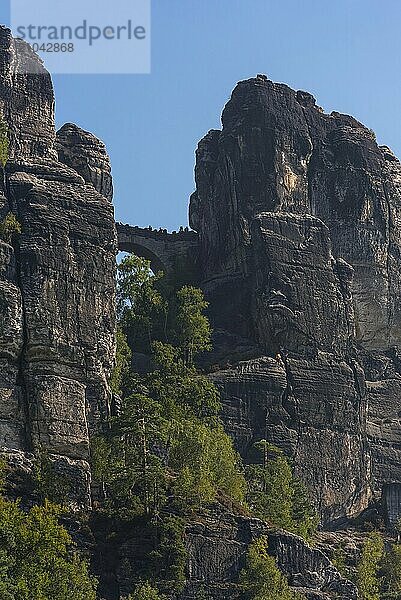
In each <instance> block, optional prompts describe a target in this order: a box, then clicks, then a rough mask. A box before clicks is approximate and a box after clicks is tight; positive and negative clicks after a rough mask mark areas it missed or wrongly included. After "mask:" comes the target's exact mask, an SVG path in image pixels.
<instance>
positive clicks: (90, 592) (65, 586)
mask: <svg viewBox="0 0 401 600" xmlns="http://www.w3.org/2000/svg"><path fill="white" fill-rule="evenodd" d="M59 516H60V509H59V507H57V506H55V505H53V504H50V503H49V502H47V501H46V502H45V504H44V505H43V506H34V507H33V508H31V509H30V511H29V512H27V513H26V512H24V511H22V510H21V508H20V506H19V504H18V502H10V501H8V500H5V499H4V498H0V597H1V598H2V600H3V599H4V600H72V599H73V600H95V598H96V581H95V579H94V578H93V577H91V576H90V575H89V572H88V567H87V564H86V563H85V562H84V561H83V560H82V559H81V558H80V557H79V556H78V554H77V552H76V550H75V547H74V544H73V542H72V540H71V538H70V536H69V534H68V533H67V531H66V530H65V529H64V528H63V527H62V526H61V525H59V523H58V517H59Z"/></svg>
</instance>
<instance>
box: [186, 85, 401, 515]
mask: <svg viewBox="0 0 401 600" xmlns="http://www.w3.org/2000/svg"><path fill="white" fill-rule="evenodd" d="M222 125H223V127H222V130H221V131H216V130H214V131H211V132H209V133H208V134H207V135H206V136H205V138H204V139H203V140H201V142H200V143H199V146H198V150H197V161H196V170H195V173H196V183H197V189H196V191H195V193H194V194H193V196H192V198H191V204H190V222H191V226H192V227H193V228H194V229H195V230H196V231H197V232H198V233H199V248H200V251H199V252H200V269H201V278H202V281H203V284H202V285H203V287H204V290H205V292H206V294H207V297H208V299H209V301H210V304H211V315H212V319H213V323H214V325H215V327H216V328H218V330H219V336H220V338H224V337H227V335H229V336H233V335H234V336H237V337H239V338H242V339H243V340H244V341H243V342H242V344H243V346H244V347H246V346H247V345H248V346H249V345H252V343H253V344H254V345H255V354H257V349H258V350H259V357H256V358H253V359H252V360H245V361H242V362H238V360H237V361H236V363H235V362H234V363H233V364H231V365H229V368H225V365H224V364H223V365H222V366H221V367H220V369H219V370H218V372H216V373H214V374H213V379H214V381H216V383H217V384H218V385H219V387H220V389H221V391H222V395H223V401H224V406H225V418H226V422H227V426H228V428H229V430H230V431H231V432H232V434H233V435H234V437H235V438H236V439H237V442H238V445H239V447H240V448H241V450H242V453H243V455H244V456H245V457H246V456H247V455H248V453H249V452H251V447H252V443H253V442H254V441H255V439H258V438H260V437H267V438H268V439H269V440H270V441H272V442H274V443H276V444H277V445H279V446H281V447H283V448H284V449H285V450H286V451H288V452H289V453H290V454H291V455H292V456H293V458H294V462H295V465H296V468H297V471H298V473H299V474H300V475H301V477H302V478H303V479H304V481H305V482H307V484H308V485H309V487H310V489H311V490H312V491H313V494H314V496H315V497H316V499H317V502H318V506H319V509H320V512H321V514H322V515H323V520H324V521H326V522H330V521H331V522H333V521H336V520H338V519H340V520H341V518H342V517H344V516H347V517H349V516H352V515H355V514H357V513H358V512H360V511H361V510H362V509H363V508H364V507H366V505H367V503H368V501H369V498H370V496H371V494H372V493H373V494H375V495H376V496H378V495H380V493H381V490H382V488H383V486H384V485H385V484H386V483H389V482H392V483H400V481H401V479H400V473H399V468H398V465H399V464H400V458H401V456H400V454H399V450H398V445H399V440H398V438H399V434H398V429H399V416H398V415H399V406H398V405H399V400H398V398H399V396H400V394H399V385H400V370H399V361H398V358H397V357H398V354H397V351H396V350H395V349H394V346H396V345H397V344H398V343H399V341H400V335H401V333H400V324H401V320H400V312H399V300H398V299H399V291H400V280H401V269H400V267H399V261H398V257H399V256H400V248H401V240H400V238H399V231H400V228H399V218H400V214H401V212H400V192H399V182H400V181H401V179H400V175H401V167H400V163H399V161H398V160H397V159H396V158H395V156H394V155H393V154H392V152H391V151H390V150H389V149H388V148H387V147H379V146H378V145H377V143H376V141H375V137H374V134H373V133H372V132H371V131H370V130H369V129H367V128H366V127H364V126H363V125H362V124H361V123H359V122H358V121H356V120H355V119H354V118H352V117H349V116H347V115H341V114H339V113H332V114H330V115H327V114H325V113H324V112H323V111H322V109H320V108H319V107H318V106H316V102H315V100H314V98H313V97H312V96H311V95H310V94H308V93H306V92H295V91H293V90H291V89H290V88H288V87H287V86H285V85H282V84H275V83H273V82H271V81H269V80H268V79H267V78H266V77H264V76H258V77H256V78H254V79H250V80H248V81H243V82H241V83H239V84H238V85H237V87H236V88H235V90H234V92H233V94H232V97H231V99H230V101H229V102H228V104H227V106H226V107H225V109H224V111H223V116H222ZM227 297H229V298H230V301H229V302H227V301H226V300H225V298H227ZM244 338H245V339H244ZM245 340H246V341H245ZM256 348H257V349H256ZM338 465H341V468H338Z"/></svg>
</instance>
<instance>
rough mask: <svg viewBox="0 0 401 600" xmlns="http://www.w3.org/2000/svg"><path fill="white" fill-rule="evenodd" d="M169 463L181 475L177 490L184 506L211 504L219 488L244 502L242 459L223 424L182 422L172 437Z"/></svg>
mask: <svg viewBox="0 0 401 600" xmlns="http://www.w3.org/2000/svg"><path fill="white" fill-rule="evenodd" d="M169 464H170V466H171V468H172V470H173V471H175V472H176V473H177V474H178V477H177V480H176V483H175V486H174V492H175V495H176V497H177V500H179V501H181V504H182V505H183V506H184V507H190V506H194V505H198V506H199V505H202V504H208V503H211V502H213V501H214V500H215V499H216V496H217V493H218V492H219V491H220V492H223V493H224V494H226V495H227V496H228V497H229V498H231V499H232V500H235V501H237V502H243V501H244V498H245V491H246V483H245V479H244V477H243V475H242V473H241V470H240V464H241V462H240V458H239V456H238V454H237V452H236V451H235V450H234V447H233V443H232V440H231V438H230V437H229V436H228V435H227V434H226V433H225V431H224V429H223V427H222V425H217V426H216V427H208V426H206V425H204V424H203V423H201V422H200V421H198V420H195V419H192V420H188V421H183V422H181V423H180V424H179V427H178V430H177V431H176V432H175V435H174V436H173V441H172V445H171V449H170V456H169Z"/></svg>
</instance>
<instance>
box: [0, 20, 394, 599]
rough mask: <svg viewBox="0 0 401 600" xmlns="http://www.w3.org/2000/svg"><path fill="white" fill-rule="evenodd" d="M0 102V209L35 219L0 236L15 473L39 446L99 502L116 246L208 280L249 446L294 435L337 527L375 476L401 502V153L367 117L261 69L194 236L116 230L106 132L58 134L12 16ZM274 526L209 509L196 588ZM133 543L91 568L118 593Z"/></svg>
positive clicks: (219, 362)
mask: <svg viewBox="0 0 401 600" xmlns="http://www.w3.org/2000/svg"><path fill="white" fill-rule="evenodd" d="M15 44H17V45H18V46H19V51H18V54H17V52H16V49H15ZM21 61H22V63H23V61H29V63H30V68H29V72H30V73H35V74H30V75H24V73H23V68H21V66H23V65H22V64H21ZM0 108H1V110H2V113H3V115H4V118H5V120H6V121H7V123H8V127H9V137H10V158H9V161H8V163H7V166H6V169H5V171H4V173H3V174H2V178H1V183H0V220H2V219H3V217H4V216H5V215H6V214H7V213H9V212H13V213H14V214H15V215H16V216H17V218H18V220H19V221H20V223H21V226H22V233H21V234H20V235H18V236H14V237H13V239H12V240H11V242H12V243H8V242H6V241H0V364H1V367H2V368H1V370H0V446H1V449H2V451H5V452H6V453H7V454H8V456H9V459H10V462H11V464H12V465H14V466H15V467H16V468H18V469H23V470H29V468H30V466H31V464H32V462H31V461H32V452H33V451H38V450H39V449H41V448H43V449H45V450H46V451H47V452H48V453H49V454H50V456H51V458H52V460H54V461H55V464H56V466H57V468H59V469H61V470H62V471H63V472H64V473H67V474H68V476H69V477H70V479H71V481H72V483H73V484H74V485H73V492H74V494H73V499H74V500H75V502H76V503H77V504H78V505H80V506H82V505H84V506H87V507H89V506H90V504H91V490H90V468H89V437H90V433H91V431H94V430H95V429H96V428H97V427H98V426H99V425H100V424H101V422H102V421H104V420H106V419H107V418H108V416H109V414H110V403H111V395H110V390H109V384H108V380H109V376H110V371H111V368H112V366H113V361H114V350H115V348H114V330H115V307H114V295H115V255H116V252H117V250H118V248H120V249H122V250H129V251H134V252H136V253H138V254H141V255H143V256H145V257H146V258H150V259H151V260H152V261H153V264H154V265H155V267H159V266H163V268H164V269H165V270H166V271H167V272H171V271H174V270H175V271H176V270H177V269H179V270H180V269H181V270H185V273H186V277H188V273H190V274H191V276H192V277H193V279H194V282H195V281H196V283H197V284H198V283H200V284H201V286H202V287H203V289H204V291H205V293H206V295H207V298H208V300H209V302H210V318H211V320H212V324H213V327H214V331H215V333H214V341H215V348H214V350H213V352H212V353H210V355H208V356H205V357H204V358H203V363H202V364H203V366H204V368H205V369H209V370H210V377H211V378H212V379H213V381H215V383H216V384H217V385H218V387H219V388H220V390H221V394H222V401H223V407H224V410H223V417H224V420H225V424H226V427H227V429H228V431H229V432H230V433H231V434H232V435H233V437H234V439H235V442H236V444H237V447H238V448H239V450H240V451H241V453H242V455H243V457H244V459H245V460H248V459H249V458H250V457H251V456H252V452H253V444H254V442H255V441H257V440H258V439H260V438H267V439H269V441H271V442H273V443H275V444H277V445H278V446H280V447H281V448H283V449H284V450H285V451H286V452H287V453H288V454H289V455H290V456H291V457H292V458H293V460H294V464H295V466H296V470H297V472H298V474H299V475H300V476H301V478H302V479H303V480H304V481H305V483H306V484H307V485H308V487H309V489H310V490H311V492H312V494H313V498H314V499H315V501H316V505H317V508H318V509H319V511H320V514H321V517H322V523H323V524H324V525H326V526H327V527H330V526H333V525H338V524H339V523H342V522H345V521H346V519H347V518H349V517H353V516H355V515H357V514H359V513H360V512H361V511H363V509H365V508H366V507H367V506H368V503H369V501H370V499H371V498H379V497H380V496H381V494H382V493H383V490H384V496H385V498H387V497H388V498H390V497H391V498H396V497H398V496H397V494H399V491H400V489H401V467H400V465H401V453H400V452H401V451H400V447H401V446H400V433H399V432H400V411H401V400H400V398H401V393H400V392H401V361H400V357H399V353H398V350H397V345H398V344H399V342H400V340H399V338H400V336H401V327H400V325H401V314H400V308H399V297H400V291H401V268H400V266H399V257H400V248H401V239H400V235H401V234H400V231H401V229H400V220H401V199H400V185H401V184H400V182H401V166H400V163H399V161H398V160H397V159H396V158H395V156H394V155H393V154H392V152H391V151H390V150H389V149H388V148H386V147H379V146H378V145H377V143H376V141H375V138H374V135H373V134H372V132H371V131H370V130H369V129H367V128H366V127H364V126H363V125H362V124H360V123H358V122H357V121H356V120H355V119H353V118H352V117H349V116H347V115H340V114H339V113H332V114H330V115H327V114H325V113H324V112H323V111H322V110H321V109H320V108H319V107H318V106H317V105H316V103H315V100H314V99H313V97H312V96H311V95H310V94H307V93H306V92H296V91H293V90H291V89H290V88H288V87H287V86H285V85H281V84H275V83H273V82H271V81H269V80H267V78H266V77H264V76H258V77H256V78H254V79H250V80H248V81H244V82H241V83H239V84H238V86H237V87H236V89H235V90H234V92H233V95H232V98H231V100H230V101H229V103H228V104H227V106H226V108H225V109H224V112H223V117H222V130H221V131H211V132H209V133H208V134H207V135H206V136H205V138H204V139H203V140H202V141H201V142H200V143H199V147H198V150H197V161H196V183H197V187H196V191H195V193H194V194H193V196H192V198H191V202H190V223H191V226H192V228H193V230H194V231H192V232H186V231H182V232H179V233H176V234H168V233H167V232H165V231H161V232H154V231H149V230H142V229H139V228H134V227H130V226H122V225H118V237H117V231H116V226H115V223H114V216H113V207H112V204H111V200H112V194H113V186H112V178H111V169H110V162H109V158H108V155H107V152H106V150H105V147H104V145H103V144H102V142H100V141H99V140H98V139H97V138H96V137H95V136H93V135H92V134H90V133H88V132H85V131H83V130H81V129H80V128H79V127H77V126H76V125H73V124H67V125H65V126H64V127H62V129H61V130H60V131H59V132H56V131H55V126H54V96H53V88H52V84H51V80H50V77H49V75H48V73H47V72H46V71H45V69H44V67H43V65H42V64H41V62H40V61H39V59H38V58H37V57H36V56H35V55H34V54H33V53H32V51H31V50H30V48H29V47H28V46H27V45H25V44H24V43H23V42H21V41H15V40H13V39H12V37H11V35H10V33H9V31H8V30H6V29H0ZM394 516H396V515H394V514H393V515H392V518H394ZM265 531H266V528H265V525H264V524H262V523H261V522H259V521H257V520H254V519H247V518H245V517H239V516H237V515H233V514H231V513H230V512H229V511H222V512H219V509H217V508H216V509H215V511H214V512H213V511H212V512H210V513H208V514H206V515H201V516H200V517H199V519H198V520H196V519H194V520H193V521H192V522H191V523H189V524H188V526H187V532H186V542H187V548H188V551H189V564H188V570H189V580H188V585H187V587H186V591H185V592H184V594H183V595H182V598H183V600H189V598H193V597H194V595H195V593H197V592H198V591H199V586H201V584H202V585H204V584H205V585H206V588H207V591H208V593H209V595H210V596H211V597H213V598H216V599H221V598H233V599H234V598H236V597H237V595H236V594H237V593H238V590H237V589H236V587H235V580H236V578H237V576H238V571H239V570H240V568H241V566H242V565H243V560H244V554H245V550H246V547H247V545H248V544H249V542H250V541H251V540H252V538H253V536H255V535H258V534H260V533H261V532H265ZM270 539H271V551H272V552H273V553H274V554H275V555H276V556H277V557H278V561H279V564H280V566H281V568H282V570H283V571H284V572H285V573H286V574H287V575H288V576H289V579H290V582H291V583H292V585H294V586H295V587H297V588H298V589H303V590H305V592H306V594H307V597H308V598H311V599H312V598H334V597H341V598H350V599H351V598H356V597H357V595H356V591H355V588H354V587H353V586H352V585H351V584H350V583H349V582H347V581H345V580H343V579H342V578H341V577H340V576H339V574H338V573H337V572H336V571H335V569H334V568H333V566H332V565H331V564H330V563H329V561H328V560H327V559H326V557H325V556H324V555H323V554H322V553H320V552H318V551H316V550H313V549H311V548H309V547H308V546H307V545H305V544H304V543H303V542H302V541H301V540H300V539H299V538H296V537H295V536H291V535H288V534H286V533H285V532H278V533H277V532H276V533H273V532H270ZM120 542H121V543H120V545H118V546H116V547H115V548H114V547H113V548H111V549H110V552H111V553H112V556H111V554H110V556H111V558H112V562H113V565H112V566H110V565H109V564H107V565H106V567H105V568H104V569H103V567H104V565H103V563H101V564H100V566H99V573H102V574H103V575H104V576H105V577H106V578H107V577H108V576H109V577H110V578H111V579H112V580H113V585H112V586H109V587H107V585H105V589H107V590H108V591H107V594H106V595H107V598H108V600H113V599H114V598H117V597H118V594H119V593H120V591H121V590H123V591H124V585H126V584H127V580H126V571H125V570H124V568H123V567H122V565H126V564H127V561H128V563H129V564H130V565H131V567H132V566H133V565H135V561H136V560H138V547H137V546H138V544H137V540H133V539H126V540H120ZM96 551H97V550H96V549H94V553H95V554H96ZM109 558H110V557H109ZM106 562H107V560H106ZM131 567H130V568H131ZM102 569H103V571H102ZM107 569H109V571H107ZM233 582H234V583H233ZM103 583H104V582H103ZM127 585H128V584H127ZM127 589H128V587H127ZM336 594H337V596H336Z"/></svg>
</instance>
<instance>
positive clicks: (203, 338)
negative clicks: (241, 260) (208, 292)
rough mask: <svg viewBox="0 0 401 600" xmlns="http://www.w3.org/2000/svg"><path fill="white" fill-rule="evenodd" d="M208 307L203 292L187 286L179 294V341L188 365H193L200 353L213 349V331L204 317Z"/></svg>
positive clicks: (177, 324)
mask: <svg viewBox="0 0 401 600" xmlns="http://www.w3.org/2000/svg"><path fill="white" fill-rule="evenodd" d="M207 307H208V303H207V302H206V301H205V299H204V296H203V293H202V290H200V289H198V288H195V287H192V286H188V285H187V286H184V287H183V288H181V289H180V290H179V291H178V292H177V315H176V327H177V341H178V346H179V348H180V349H181V352H182V356H183V359H184V362H185V364H186V365H191V364H192V363H193V361H194V358H195V356H196V355H197V354H199V353H200V352H205V351H206V350H211V348H212V346H211V341H210V338H211V334H212V330H211V327H210V324H209V320H208V319H207V317H206V316H205V315H204V311H205V310H206V308H207Z"/></svg>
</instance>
